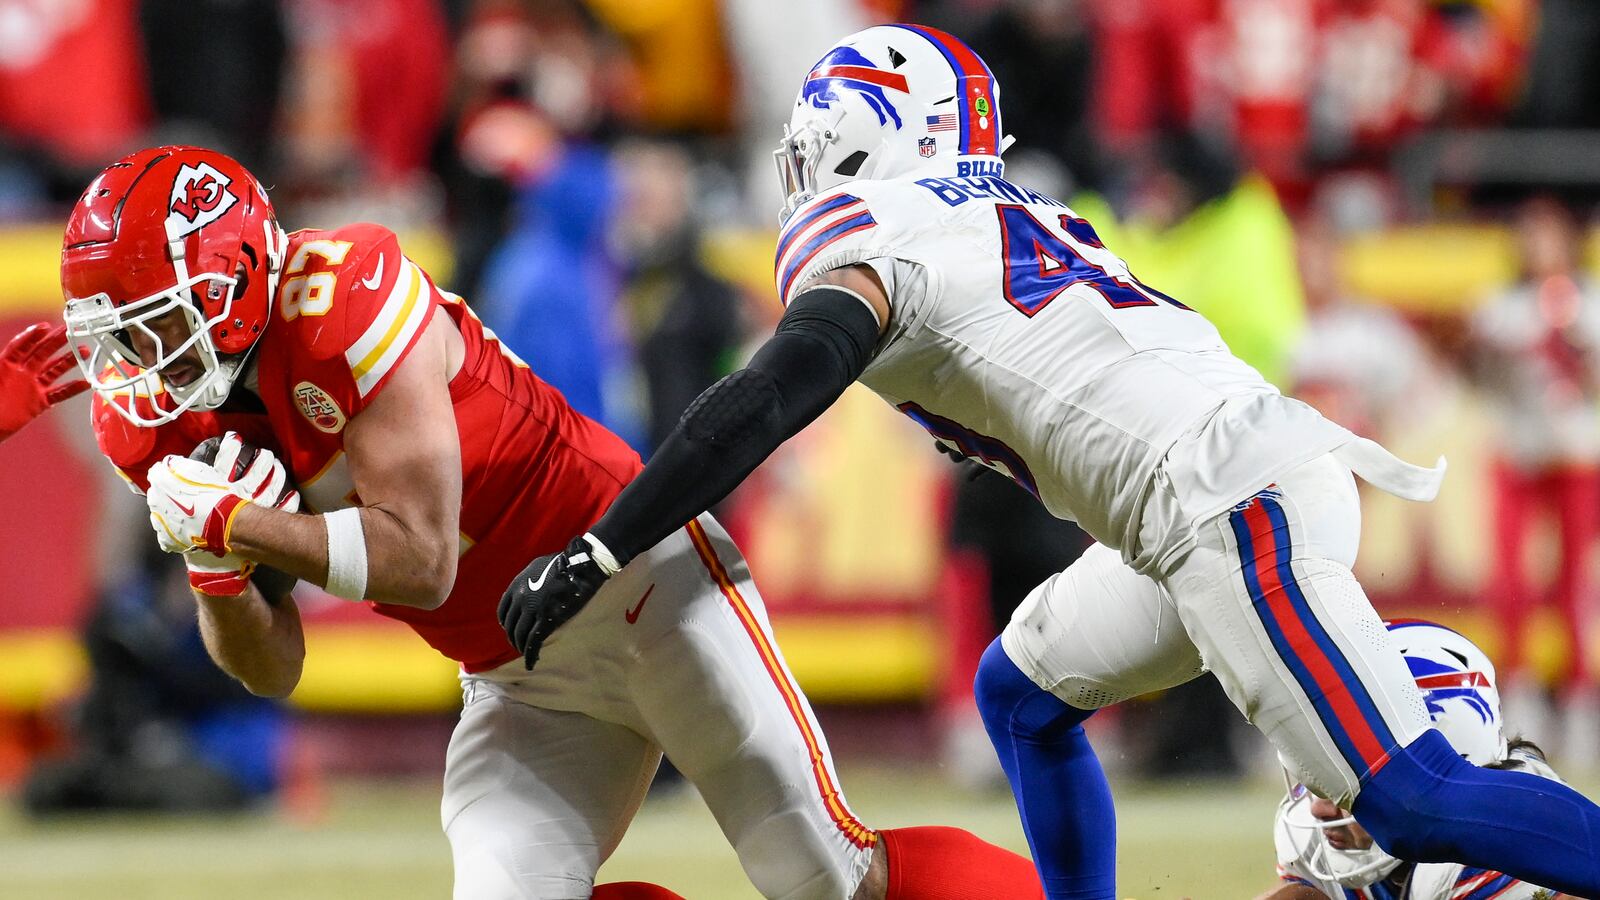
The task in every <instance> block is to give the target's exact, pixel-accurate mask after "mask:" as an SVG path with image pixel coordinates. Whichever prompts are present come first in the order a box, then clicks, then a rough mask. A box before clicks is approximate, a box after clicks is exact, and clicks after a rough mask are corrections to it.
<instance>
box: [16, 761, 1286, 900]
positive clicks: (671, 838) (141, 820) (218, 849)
mask: <svg viewBox="0 0 1600 900" xmlns="http://www.w3.org/2000/svg"><path fill="white" fill-rule="evenodd" d="M842 777H843V780H844V784H845V785H846V788H847V790H848V791H849V792H850V797H851V802H852V804H853V806H854V807H855V810H856V812H857V813H858V814H859V815H860V816H861V817H862V818H863V819H864V820H866V821H867V822H869V823H871V824H873V825H874V826H876V827H894V826H899V825H913V824H930V823H939V824H954V825H961V826H963V827H966V828H969V829H971V830H972V831H975V832H977V833H978V834H980V835H982V836H983V837H985V838H987V839H989V840H992V841H996V842H998V843H1001V844H1005V845H1007V846H1009V847H1013V848H1018V849H1020V848H1022V847H1023V846H1024V844H1023V841H1022V833H1021V830H1020V828H1019V826H1018V824H1017V818H1016V813H1015V811H1014V810H1013V808H1012V806H1011V800H1010V798H1009V797H1008V796H1005V795H1002V794H998V793H996V794H982V795H975V794H971V793H967V792H964V791H961V790H959V789H956V788H952V787H950V786H948V785H947V784H945V783H944V782H942V781H941V780H940V779H939V778H938V777H937V773H936V772H934V771H930V770H920V771H912V772H906V771H903V770H892V769H888V768H879V767H862V766H859V765H858V766H855V767H850V766H846V767H845V770H844V771H843V773H842ZM436 791H437V788H436V786H435V785H434V784H432V783H395V782H346V783H342V784H339V785H337V786H336V787H334V788H333V790H332V792H331V795H330V796H329V798H328V804H327V810H326V813H325V814H324V815H323V816H322V817H320V819H319V820H318V821H316V822H315V823H313V824H297V823H295V822H293V821H290V820H289V819H288V818H287V817H285V816H282V815H278V814H273V813H264V814H258V815H244V816H234V817H210V818H183V819H162V818H150V817H121V818H110V819H92V820H91V819H68V820H60V821H52V822H48V823H43V824H41V823H36V822H31V821H29V820H26V819H24V818H23V817H22V816H21V815H20V814H19V813H18V812H17V811H16V810H15V808H14V807H11V806H6V807H4V811H3V812H0V897H4V898H7V900H58V898H61V900H68V898H70V900H78V898H104V897H115V898H118V900H145V898H148V900H156V898H160V900H202V898H203V900H221V898H227V900H258V898H261V900H265V898H295V900H335V898H338V900H366V898H373V900H409V898H444V897H448V896H449V894H450V855H449V850H448V847H447V846H446V844H445V840H444V836H443V835H442V834H441V833H440V831H439V826H438V798H437V795H436ZM1277 796H1278V795H1277V790H1276V789H1275V788H1274V786H1273V785H1271V784H1270V783H1254V782H1250V783H1244V784H1240V785H1234V784H1205V783H1199V784H1192V785H1172V784H1163V785H1149V786H1139V785H1133V786H1127V785H1126V783H1125V785H1124V787H1123V789H1122V790H1121V792H1120V793H1119V796H1118V810H1119V813H1120V816H1121V821H1120V831H1121V838H1120V845H1121V887H1122V893H1123V895H1124V896H1127V897H1138V898H1144V900H1160V898H1167V897H1171V898H1177V897H1192V898H1195V900H1209V898H1230V900H1236V898H1241V897H1251V896H1254V895H1255V894H1256V893H1258V892H1259V891H1260V890H1261V889H1262V888H1264V887H1265V886H1267V885H1268V884H1270V882H1271V879H1272V850H1271V841H1270V836H1269V831H1268V825H1269V822H1270V818H1271V815H1272V810H1273V807H1274V804H1275V803H1276V800H1277ZM601 875H602V880H612V881H616V880H630V879H639V880H650V881H656V882H659V883H661V884H665V885H666V886H668V887H670V888H672V889H674V890H676V891H678V892H679V893H681V894H683V895H684V896H685V897H688V898H690V900H721V898H729V900H731V898H748V897H753V896H755V895H754V892H753V891H752V890H751V889H750V888H749V887H748V886H747V885H746V883H745V881H744V879H743V876H742V874H741V872H740V870H739V866H738V862H737V861H736V859H735V858H734V855H733V852H732V851H731V850H730V849H728V846H727V845H726V844H725V843H724V842H723V839H722V835H721V834H720V833H719V832H718V831H717V830H716V825H715V823H714V822H713V821H712V819H711V816H710V815H709V814H708V813H707V812H706V811H705V809H704V807H703V806H701V805H700V802H699V799H698V797H696V796H695V795H694V793H693V792H692V791H688V790H685V791H683V792H681V793H678V794H675V795H670V796H666V797H652V798H651V800H650V801H649V802H648V803H646V805H645V807H644V809H643V811H642V812H641V813H640V815H639V817H638V819H637V820H635V822H634V823H633V827H632V829H631V830H630V831H629V832H628V836H627V839H626V840H624V841H623V842H622V846H621V848H619V849H618V851H617V853H616V855H615V856H614V857H613V858H612V859H611V861H610V862H609V863H608V864H607V865H606V866H605V868H604V869H602V870H601Z"/></svg>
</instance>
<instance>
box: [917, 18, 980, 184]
mask: <svg viewBox="0 0 1600 900" xmlns="http://www.w3.org/2000/svg"><path fill="white" fill-rule="evenodd" d="M891 27H893V28H903V29H905V30H907V31H910V32H913V33H914V34H917V35H920V36H921V37H922V38H923V39H925V40H926V41H927V42H928V43H930V44H932V45H933V46H934V47H935V48H937V49H938V51H939V52H940V53H941V54H943V55H944V58H945V61H946V62H948V63H949V64H950V68H951V70H952V71H954V72H955V76H956V88H957V90H959V91H960V92H961V94H962V96H961V97H960V98H959V99H960V113H961V142H960V144H959V148H960V152H961V153H962V154H964V155H965V154H972V155H978V156H999V155H1000V106H999V104H997V103H996V102H995V89H994V73H993V72H991V71H989V67H988V65H986V64H985V63H984V61H983V59H982V58H981V57H979V56H978V54H976V53H974V52H973V51H972V48H971V47H968V46H967V45H966V44H964V43H962V42H961V41H960V40H958V39H956V38H955V37H952V36H951V35H948V34H946V33H944V32H943V31H940V30H939V29H937V28H929V27H927V26H926V25H894V26H891Z"/></svg>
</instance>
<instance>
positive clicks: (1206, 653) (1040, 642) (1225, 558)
mask: <svg viewBox="0 0 1600 900" xmlns="http://www.w3.org/2000/svg"><path fill="white" fill-rule="evenodd" d="M1360 534H1361V509H1360V501H1359V498H1358V496H1357V493H1356V486H1355V480H1354V478H1353V477H1352V476H1351V474H1350V470H1349V469H1347V468H1346V467H1345V466H1344V465H1343V464H1341V463H1340V462H1339V461H1338V460H1336V459H1334V458H1333V457H1332V456H1324V457H1320V458H1318V459H1316V460H1313V461H1311V462H1309V463H1307V464H1305V465H1304V466H1301V467H1300V468H1298V469H1295V470H1294V471H1292V472H1290V473H1289V474H1288V475H1286V476H1284V477H1283V478H1281V479H1279V481H1278V483H1277V484H1276V485H1274V486H1272V487H1269V488H1268V489H1266V490H1264V491H1261V492H1260V493H1258V494H1256V495H1255V496H1254V497H1251V498H1249V499H1248V500H1246V501H1245V502H1243V503H1240V504H1239V505H1238V506H1236V507H1235V508H1234V509H1232V510H1229V511H1227V512H1224V513H1221V514H1219V515H1217V516H1215V517H1213V518H1211V519H1209V520H1207V521H1206V522H1204V523H1202V524H1201V525H1200V528H1199V544H1198V546H1196V547H1195V549H1194V550H1193V551H1192V552H1191V553H1190V554H1189V555H1188V556H1187V557H1186V558H1185V559H1184V560H1183V561H1182V562H1181V563H1179V564H1178V565H1177V567H1176V568H1175V569H1173V570H1172V572H1171V574H1170V575H1167V576H1166V577H1163V578H1160V579H1152V578H1149V577H1146V576H1143V575H1140V574H1138V573H1136V572H1134V571H1133V570H1132V569H1130V568H1128V567H1127V566H1126V565H1125V564H1123V562H1122V559H1121V557H1120V556H1119V555H1118V554H1117V553H1116V552H1115V551H1113V550H1111V549H1109V548H1107V547H1105V546H1102V545H1099V544H1096V545H1095V546H1093V547H1091V548H1089V550H1088V551H1086V552H1085V553H1084V555H1083V556H1082V558H1080V559H1079V560H1078V561H1077V562H1075V563H1073V564H1072V565H1071V566H1069V567H1068V568H1067V570H1066V571H1064V572H1062V573H1061V574H1059V575H1055V576H1052V577H1051V578H1050V579H1048V580H1047V581H1045V583H1044V584H1041V585H1040V586H1039V587H1037V588H1035V589H1034V591H1033V592H1032V593H1031V594H1030V595H1029V596H1028V598H1027V599H1026V600H1025V601H1024V602H1023V604H1022V606H1021V607H1019V608H1018V609H1017V611H1016V613H1015V615H1013V617H1012V619H1011V623H1010V624H1009V625H1008V626H1007V627H1006V629H1005V632H1004V633H1003V634H1002V635H1001V642H1002V645H1003V646H1004V647H1005V650H1006V655H1007V656H1008V657H1010V658H1011V661H1012V662H1014V663H1016V665H1017V667H1018V668H1020V669H1021V670H1022V671H1023V672H1024V673H1026V674H1027V675H1028V677H1029V678H1031V679H1032V680H1033V681H1034V683H1035V684H1038V685H1039V686H1040V687H1041V688H1043V689H1045V690H1047V691H1050V692H1051V693H1053V694H1054V695H1056V696H1057V697H1059V698H1061V699H1062V700H1064V701H1066V702H1067V703H1070V704H1071V705H1073V706H1076V707H1078V708H1080V709H1097V708H1099V707H1102V706H1109V705H1111V704H1114V703H1117V702H1120V701H1122V700H1124V699H1127V698H1129V697H1133V696H1136V695H1139V694H1144V693H1148V692H1150V691H1156V690H1161V689H1163V688H1168V687H1173V686H1175V685H1179V684H1182V683H1183V682H1185V681H1188V680H1189V679H1191V678H1194V677H1195V676H1197V675H1199V674H1200V673H1202V672H1204V671H1208V670H1209V671H1210V672H1211V673H1212V674H1214V675H1216V677H1217V680H1218V681H1220V682H1221V683H1222V687H1223V690H1225V691H1226V692H1227V694H1228V697H1229V698H1230V699H1231V700H1232V701H1233V703H1234V705H1235V706H1237V707H1238V708H1239V710H1240V711H1241V712H1243V713H1244V714H1245V717H1246V718H1247V719H1249V720H1250V722H1251V724H1253V725H1255V726H1256V727H1257V728H1259V729H1260V730H1261V732H1262V733H1263V734H1265V735H1266V736H1267V738H1268V739H1269V740H1271V741H1272V743H1273V745H1274V746H1275V747H1276V748H1277V750H1278V755H1279V757H1280V758H1281V759H1282V761H1283V763H1284V765H1285V766H1286V767H1287V768H1288V769H1289V770H1290V772H1291V774H1293V775H1294V776H1295V777H1296V778H1297V779H1298V780H1300V781H1301V782H1302V783H1304V784H1306V785H1307V786H1308V787H1311V788H1312V789H1313V790H1315V791H1317V792H1318V793H1319V794H1323V795H1324V796H1326V797H1328V798H1330V799H1332V800H1335V801H1336V802H1338V803H1339V804H1340V805H1341V806H1344V807H1346V808H1349V806H1350V805H1351V802H1352V800H1353V799H1354V797H1355V795H1356V793H1357V792H1358V791H1359V790H1360V788H1361V783H1362V782H1363V781H1364V780H1365V777H1366V776H1367V775H1368V774H1369V773H1370V772H1371V771H1373V770H1375V768H1377V767H1379V766H1381V765H1382V764H1383V763H1384V762H1385V761H1386V759H1387V757H1388V754H1389V753H1390V752H1391V751H1393V750H1395V749H1397V748H1399V747H1403V746H1405V745H1407V744H1409V743H1411V741H1412V739H1414V738H1415V737H1417V736H1418V735H1420V734H1421V733H1422V732H1423V731H1425V730H1427V729H1428V728H1429V727H1430V720H1429V718H1428V713H1427V710H1426V708H1425V707H1424V706H1423V702H1422V696H1421V694H1420V693H1419V692H1418V691H1417V688H1416V685H1415V683H1414V682H1413V680H1412V677H1411V672H1410V670H1409V669H1408V668H1407V666H1406V663H1405V660H1404V658H1403V657H1401V655H1400V652H1399V651H1398V650H1397V649H1395V647H1394V646H1393V645H1392V644H1391V643H1390V640H1389V634H1388V631H1387V630H1386V629H1385V628H1384V625H1383V621H1382V620H1381V619H1380V618H1379V616H1378V614H1377V612H1376V611H1374V610H1373V608H1372V604H1371V603H1369V602H1368V601H1367V598H1366V595H1365V594H1364V593H1363V592H1362V590H1361V585H1360V584H1359V583H1357V581H1356V579H1355V576H1354V575H1353V574H1352V573H1351V571H1350V567H1351V566H1352V565H1353V564H1354V562H1355V557H1356V549H1357V545H1358V543H1359V540H1360Z"/></svg>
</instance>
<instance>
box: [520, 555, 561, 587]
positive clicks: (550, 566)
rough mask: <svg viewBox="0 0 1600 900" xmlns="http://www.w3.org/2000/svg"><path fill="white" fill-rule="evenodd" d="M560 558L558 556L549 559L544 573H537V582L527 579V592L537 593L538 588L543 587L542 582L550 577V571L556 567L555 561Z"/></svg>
mask: <svg viewBox="0 0 1600 900" xmlns="http://www.w3.org/2000/svg"><path fill="white" fill-rule="evenodd" d="M560 558H561V557H559V556H552V557H550V562H549V563H547V564H546V565H545V567H544V571H543V572H540V573H539V580H538V581H534V580H533V579H532V578H529V579H528V590H530V591H537V590H538V589H539V588H542V587H544V580H545V579H546V578H548V577H550V570H551V569H554V568H555V567H556V560H558V559H560Z"/></svg>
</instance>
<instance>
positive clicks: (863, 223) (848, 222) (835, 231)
mask: <svg viewBox="0 0 1600 900" xmlns="http://www.w3.org/2000/svg"><path fill="white" fill-rule="evenodd" d="M877 224H878V223H877V220H876V219H874V218H872V213H870V212H868V211H866V210H862V211H861V212H859V213H857V214H856V215H853V216H851V217H849V218H847V219H841V220H840V221H838V222H835V223H834V224H833V225H832V226H830V227H829V228H827V229H825V230H823V231H821V232H818V233H817V235H816V236H815V237H813V238H812V239H811V240H809V241H806V242H805V243H804V244H803V245H801V247H800V249H799V250H796V251H795V253H794V256H793V257H792V258H791V259H790V260H789V264H788V265H787V266H784V267H783V276H782V277H781V278H779V279H778V296H779V298H780V299H781V298H784V297H788V296H789V285H790V283H791V282H793V281H794V277H795V276H796V275H798V274H800V271H801V270H802V269H804V268H805V266H806V263H809V262H811V260H812V259H813V258H814V257H815V256H816V255H817V254H818V253H821V252H822V248H823V247H826V246H827V245H829V244H831V243H833V242H834V241H836V240H838V239H839V238H842V237H844V236H845V235H846V234H852V233H854V232H856V231H860V230H861V229H863V228H871V227H873V226H875V225H877Z"/></svg>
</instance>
